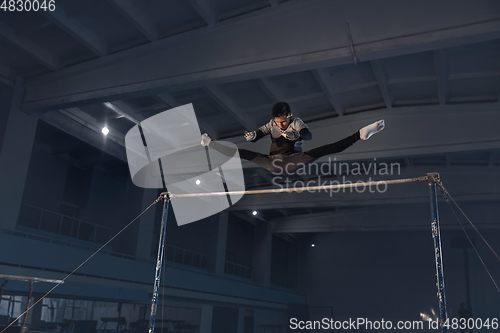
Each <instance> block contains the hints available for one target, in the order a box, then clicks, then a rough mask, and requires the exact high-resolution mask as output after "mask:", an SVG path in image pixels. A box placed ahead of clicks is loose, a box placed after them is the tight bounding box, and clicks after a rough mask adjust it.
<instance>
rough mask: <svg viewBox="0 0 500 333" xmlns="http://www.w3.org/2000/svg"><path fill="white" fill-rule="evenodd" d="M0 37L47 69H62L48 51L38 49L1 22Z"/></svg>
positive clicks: (38, 47) (37, 46) (36, 45)
mask: <svg viewBox="0 0 500 333" xmlns="http://www.w3.org/2000/svg"><path fill="white" fill-rule="evenodd" d="M0 36H1V37H3V38H4V39H6V40H7V41H9V42H11V43H12V44H14V45H16V46H18V47H19V48H21V49H22V50H23V51H25V52H27V53H28V54H29V55H30V56H31V57H32V58H34V59H35V60H37V61H38V62H40V63H41V64H42V65H44V66H45V67H47V68H49V69H52V70H56V69H59V68H61V67H62V64H61V62H60V61H59V60H58V59H56V57H55V56H54V55H53V54H51V53H50V52H49V51H47V50H45V49H44V48H42V47H40V46H39V45H38V44H36V43H34V42H32V41H31V40H29V39H28V38H26V37H24V36H21V35H18V34H16V32H15V31H14V29H12V28H11V27H9V26H8V25H7V24H4V23H1V22H0Z"/></svg>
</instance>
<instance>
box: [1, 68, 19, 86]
mask: <svg viewBox="0 0 500 333" xmlns="http://www.w3.org/2000/svg"><path fill="white" fill-rule="evenodd" d="M16 77H17V75H16V73H15V72H14V71H13V70H12V69H11V68H10V67H8V66H6V65H4V64H2V63H0V82H3V83H5V84H6V85H8V86H9V87H12V88H13V87H14V86H15V80H16Z"/></svg>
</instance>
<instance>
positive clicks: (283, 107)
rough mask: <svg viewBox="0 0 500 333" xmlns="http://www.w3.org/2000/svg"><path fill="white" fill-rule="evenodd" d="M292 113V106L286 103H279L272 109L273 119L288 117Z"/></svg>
mask: <svg viewBox="0 0 500 333" xmlns="http://www.w3.org/2000/svg"><path fill="white" fill-rule="evenodd" d="M290 113H292V110H290V105H288V103H285V102H278V103H276V104H274V105H273V108H272V109H271V117H273V118H275V117H281V116H288V115H289V114H290Z"/></svg>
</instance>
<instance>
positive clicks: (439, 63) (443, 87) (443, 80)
mask: <svg viewBox="0 0 500 333" xmlns="http://www.w3.org/2000/svg"><path fill="white" fill-rule="evenodd" d="M433 56H434V69H435V71H436V82H437V88H438V96H439V104H441V105H445V104H446V103H447V102H448V100H449V99H450V89H449V84H448V76H449V69H448V67H449V65H448V60H447V58H446V51H445V50H435V51H433Z"/></svg>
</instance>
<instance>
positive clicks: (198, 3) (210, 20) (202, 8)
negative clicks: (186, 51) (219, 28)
mask: <svg viewBox="0 0 500 333" xmlns="http://www.w3.org/2000/svg"><path fill="white" fill-rule="evenodd" d="M188 2H189V4H190V5H191V7H193V9H194V10H195V11H196V12H197V13H198V14H199V15H200V16H201V17H202V18H203V20H205V22H207V24H208V25H209V26H213V25H214V24H215V22H217V14H216V13H215V11H214V9H213V8H211V7H210V3H209V2H208V1H203V0H188Z"/></svg>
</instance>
